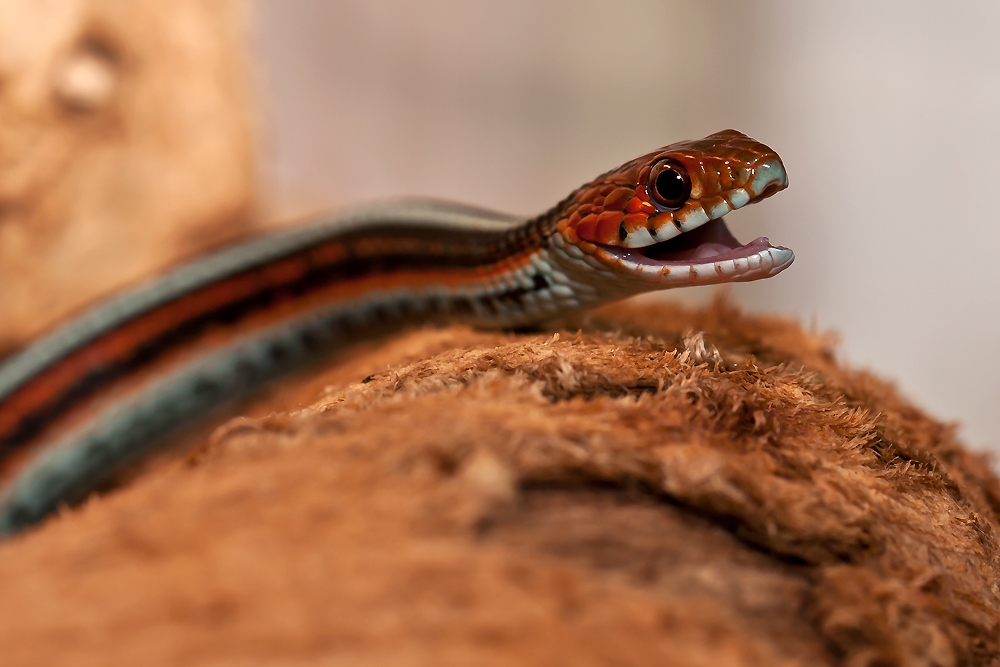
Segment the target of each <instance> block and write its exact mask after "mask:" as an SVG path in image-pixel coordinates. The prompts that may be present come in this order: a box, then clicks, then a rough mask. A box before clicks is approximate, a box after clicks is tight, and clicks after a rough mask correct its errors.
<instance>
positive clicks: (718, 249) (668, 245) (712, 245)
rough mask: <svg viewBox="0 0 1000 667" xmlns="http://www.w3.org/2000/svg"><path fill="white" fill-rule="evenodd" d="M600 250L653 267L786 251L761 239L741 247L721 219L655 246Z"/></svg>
mask: <svg viewBox="0 0 1000 667" xmlns="http://www.w3.org/2000/svg"><path fill="white" fill-rule="evenodd" d="M602 247H603V248H604V249H605V250H607V251H608V252H610V253H612V254H614V255H617V256H618V257H621V258H623V259H627V260H629V261H632V262H635V263H637V264H648V265H656V266H670V265H684V266H688V265H691V264H705V263H707V262H721V261H725V260H727V259H742V258H745V257H750V256H751V255H756V254H758V253H760V252H763V251H764V250H768V249H770V248H777V249H779V250H786V249H787V248H782V247H781V246H772V245H771V243H770V241H768V240H767V238H765V237H763V236H762V237H760V238H758V239H754V240H753V241H751V242H750V243H747V244H746V245H740V242H739V241H737V240H736V238H735V237H734V236H733V235H732V233H731V232H730V231H729V228H728V227H726V223H725V222H724V221H723V220H722V218H717V219H715V220H709V221H708V222H706V223H705V224H703V225H701V226H700V227H697V228H695V229H692V230H691V231H690V232H684V233H683V234H680V235H678V236H675V237H674V238H672V239H670V240H669V241H663V242H662V243H655V244H653V245H651V246H646V247H645V248H621V247H617V246H602Z"/></svg>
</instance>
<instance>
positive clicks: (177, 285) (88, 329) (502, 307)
mask: <svg viewBox="0 0 1000 667" xmlns="http://www.w3.org/2000/svg"><path fill="white" fill-rule="evenodd" d="M786 186H787V177H786V174H785V170H784V167H783V165H782V163H781V160H780V158H779V157H778V155H777V154H776V153H775V152H774V151H772V150H771V149H770V148H768V147H767V146H764V145H763V144H760V143H758V142H756V141H754V140H752V139H750V138H748V137H747V136H745V135H743V134H740V133H739V132H736V131H734V130H726V131H724V132H719V133H716V134H713V135H710V136H708V137H706V138H705V139H701V140H697V141H687V142H681V143H676V144H672V145H669V146H666V147H664V148H661V149H659V150H657V151H654V152H652V153H649V154H647V155H644V156H642V157H639V158H637V159H635V160H632V161H630V162H627V163H625V164H624V165H622V166H621V167H619V168H617V169H614V170H611V171H609V172H607V173H605V174H603V175H601V176H599V177H598V178H596V179H594V180H593V181H591V182H590V183H588V184H586V185H584V186H582V187H580V188H578V189H577V190H575V191H574V192H573V193H571V194H570V195H569V196H568V197H566V198H565V199H564V200H562V201H561V202H559V203H558V204H556V205H555V206H554V207H553V208H552V209H550V210H549V211H547V212H545V213H543V214H541V215H538V216H535V217H532V218H528V219H519V218H515V217H513V216H509V215H503V214H499V213H493V212H489V211H484V210H481V209H477V208H473V207H468V206H462V205H456V204H450V203H443V202H436V201H429V200H398V201H390V202H385V203H381V204H375V205H370V206H367V207H362V208H358V209H354V210H352V211H348V212H346V213H343V214H341V215H338V216H333V217H331V218H329V219H325V220H321V221H318V222H316V223H314V224H312V225H308V226H305V227H302V228H299V229H294V230H291V231H283V232H277V233H274V234H271V235H269V236H266V237H263V238H259V239H256V240H252V241H249V242H245V243H242V244H239V245H236V246H233V247H231V248H229V249H226V250H223V251H221V252H218V253H215V254H213V255H210V256H207V257H205V258H202V259H199V260H196V261H194V262H192V263H190V264H187V265H185V266H182V267H180V268H178V269H175V270H173V271H171V272H170V273H168V274H166V275H164V276H162V277H160V278H158V279H156V280H153V281H152V282H150V283H148V284H145V285H143V286H140V287H137V288H134V289H132V290H130V291H127V292H125V293H122V294H120V295H119V296H117V297H114V298H112V299H111V300H109V301H106V302H104V303H103V304H99V305H97V306H95V307H94V308H92V309H91V310H89V311H88V312H86V313H84V314H83V315H82V316H80V317H78V318H76V319H74V320H72V321H69V322H67V323H65V324H64V325H62V326H61V327H59V328H57V329H56V330H54V331H53V332H52V333H51V334H49V335H48V336H46V337H44V338H42V339H41V340H39V341H37V342H36V343H34V344H32V345H30V346H28V347H27V348H25V349H24V350H23V351H22V352H20V353H18V354H16V355H14V356H13V357H11V358H10V359H8V360H7V361H6V362H5V363H4V365H3V366H2V367H0V483H2V485H3V486H2V491H0V533H13V532H16V531H17V530H19V529H21V528H23V527H25V526H28V525H30V524H32V523H35V522H37V521H39V520H41V519H42V518H44V517H45V516H46V515H48V514H49V513H51V512H52V511H53V510H54V509H55V508H56V507H58V506H59V505H60V504H61V503H66V502H72V501H76V500H79V499H80V498H82V497H84V496H85V495H86V494H87V493H89V492H90V491H92V490H93V489H94V488H95V486H97V485H99V484H100V483H102V482H103V481H104V480H106V479H107V478H108V477H109V476H110V475H113V474H114V473H115V472H116V471H117V470H119V469H120V468H121V467H122V466H123V465H126V464H128V463H129V462H131V461H133V460H134V459H136V458H137V457H140V456H142V455H144V454H147V453H148V452H150V451H151V450H152V449H154V448H156V447H158V446H160V445H162V444H163V443H164V442H166V441H168V440H169V438H170V436H171V435H173V434H175V433H176V432H177V431H178V429H180V428H183V427H186V426H189V425H191V424H192V423H195V422H198V421H199V420H203V419H204V418H206V417H207V416H208V415H210V414H211V412H212V411H213V410H215V409H216V408H217V407H218V406H219V405H220V404H222V403H224V402H226V401H230V400H233V399H237V398H240V397H245V396H247V395H249V394H250V393H252V392H254V391H255V390H258V389H259V388H260V387H261V385H263V384H265V383H267V382H268V381H271V380H273V379H275V378H277V377H280V376H282V375H285V374H287V373H289V372H292V371H295V370H297V369H301V368H303V367H305V366H307V365H309V364H310V363H314V362H315V361H316V360H317V359H321V358H323V357H324V356H326V355H329V354H330V353H331V352H334V351H336V350H339V349H342V348H343V347H344V346H347V345H350V344H351V343H353V342H356V341H358V340H359V339H364V338H369V337H371V336H374V335H378V334H382V333H385V332H389V331H393V330H396V329H399V328H401V327H404V326H406V325H410V324H414V323H421V322H448V321H454V322H465V323H470V324H472V325H475V326H477V327H490V328H495V327H501V328H504V327H515V326H520V325H525V324H530V323H533V322H538V321H541V320H544V319H546V318H549V317H553V316H558V315H562V314H566V313H569V312H573V311H577V310H579V309H584V308H590V307H593V306H596V305H599V304H601V303H605V302H608V301H613V300H616V299H621V298H624V297H627V296H630V295H633V294H637V293H640V292H646V291H651V290H659V289H665V288H671V287H681V286H687V285H704V284H712V283H721V282H735V281H747V280H756V279H759V278H765V277H768V276H772V275H774V274H776V273H778V272H779V271H782V270H783V269H785V268H786V267H787V266H789V265H790V264H791V262H792V260H793V254H792V252H791V251H790V250H788V249H787V248H782V247H780V246H772V245H771V244H770V243H769V242H768V240H767V239H763V238H761V239H757V240H755V241H753V242H752V243H749V244H747V245H740V244H739V243H737V242H736V240H735V239H734V238H733V237H732V235H731V234H730V233H729V231H728V229H727V228H726V227H725V224H724V223H723V222H722V220H721V218H722V216H723V215H724V214H725V213H728V212H729V211H731V210H734V209H736V208H740V207H742V206H745V205H747V204H749V203H752V202H755V201H759V200H760V199H763V198H765V197H768V196H770V195H771V194H774V193H775V192H777V191H778V190H781V189H783V188H784V187H786Z"/></svg>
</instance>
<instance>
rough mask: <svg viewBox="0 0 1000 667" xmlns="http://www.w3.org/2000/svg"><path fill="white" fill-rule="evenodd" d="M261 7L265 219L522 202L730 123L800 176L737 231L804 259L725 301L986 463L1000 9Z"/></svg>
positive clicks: (993, 360)
mask: <svg viewBox="0 0 1000 667" xmlns="http://www.w3.org/2000/svg"><path fill="white" fill-rule="evenodd" d="M255 10H256V11H255V13H254V16H253V18H252V19H251V20H252V22H253V33H254V50H253V54H252V59H253V60H254V62H252V63H251V66H250V70H251V72H254V73H255V77H256V80H255V81H254V82H253V85H254V86H253V87H254V90H255V94H256V96H257V99H258V103H259V109H260V112H259V113H260V118H259V126H260V128H261V137H260V152H261V164H262V173H261V174H260V177H261V180H262V182H263V185H264V188H265V191H266V196H265V198H264V199H265V206H266V208H267V215H268V216H269V217H272V218H280V219H282V220H292V219H294V218H296V217H299V216H302V215H305V214H308V213H310V212H313V211H317V210H321V209H326V208H329V207H334V206H341V205H345V204H348V203H352V202H355V201H359V200H366V199H372V198H377V197H382V196H387V195H398V194H422V195H433V196H438V197H445V198H448V199H456V200H461V201H467V202H470V203H475V204H479V205H484V206H488V207H493V208H497V209H500V210H504V211H510V212H516V213H525V214H529V213H535V212H540V211H542V210H543V209H546V208H548V207H549V206H551V205H552V204H553V203H555V202H556V201H558V200H559V199H560V198H562V197H563V196H564V195H565V194H567V193H568V192H569V191H570V190H571V189H572V188H574V187H576V186H578V185H580V184H581V183H583V182H584V181H586V180H589V179H590V178H592V177H593V176H595V175H597V174H599V173H601V172H603V171H605V170H607V169H609V168H611V167H614V166H617V165H618V164H620V163H621V162H623V161H625V160H628V159H630V158H632V157H634V156H636V155H639V154H641V153H644V152H647V151H649V150H651V149H654V148H656V147H659V146H661V145H664V144H667V143H671V142H674V141H678V140H681V139H688V138H695V137H701V136H703V135H705V134H708V133H711V132H714V131H716V130H720V129H724V128H730V127H732V128H735V129H739V130H741V131H743V132H745V133H747V134H749V135H750V136H753V137H755V138H757V139H759V140H761V141H763V142H765V143H767V144H769V145H770V146H771V147H772V148H774V149H775V150H777V151H778V153H779V154H780V155H781V156H782V158H783V159H784V161H785V165H786V167H787V168H788V171H789V174H790V181H791V185H790V188H789V190H787V191H786V192H783V193H781V195H780V196H778V197H775V198H773V199H769V200H768V201H767V202H766V203H765V204H763V205H761V206H757V207H752V208H751V209H748V210H746V211H741V212H738V213H737V214H733V215H731V216H730V219H729V225H730V228H731V229H732V230H733V232H734V233H735V234H736V236H737V237H738V238H739V239H740V240H741V241H743V242H746V241H749V240H751V239H753V238H755V237H757V236H769V237H770V238H771V240H772V241H773V242H775V243H778V244H781V245H786V246H789V247H791V248H793V249H794V250H795V253H796V257H797V259H796V263H795V265H794V266H793V267H792V268H791V269H789V270H788V271H786V272H785V273H783V274H781V275H780V276H778V277H776V278H774V279H771V280H767V281H763V282H759V283H751V284H746V285H736V286H735V287H733V288H732V291H733V294H732V296H733V298H734V300H735V301H737V302H738V303H740V304H743V305H744V306H745V307H746V308H747V309H752V310H757V311H770V312H775V313H782V314H785V315H788V316H791V317H794V318H797V319H799V320H800V321H802V322H804V323H805V324H806V325H807V326H811V327H815V328H818V329H820V330H832V331H835V332H837V333H838V334H839V336H840V339H841V346H840V356H841V358H842V359H843V360H845V361H847V362H848V363H850V364H852V365H854V366H865V367H870V368H871V369H873V370H874V371H876V372H877V373H878V374H880V375H882V376H883V377H887V378H890V379H892V380H894V381H896V382H897V383H898V384H899V385H900V386H901V387H902V388H903V389H904V391H905V393H907V394H908V395H909V396H911V397H912V398H913V399H914V400H915V401H917V402H918V403H919V404H920V405H922V406H923V407H925V408H926V409H928V410H929V411H930V412H931V413H932V414H934V415H936V416H938V417H939V418H942V419H945V420H949V421H958V422H960V423H961V433H962V435H963V436H964V438H965V440H966V442H968V443H969V444H970V445H972V446H974V447H977V448H980V449H991V450H993V451H1000V437H997V435H996V434H997V432H998V429H1000V406H998V405H997V402H998V399H1000V389H998V386H997V379H998V378H1000V345H997V344H996V341H997V340H998V334H1000V312H998V307H997V305H998V296H997V290H998V289H1000V262H998V261H997V259H996V257H995V254H994V253H995V248H997V247H998V246H1000V212H998V211H997V201H996V199H997V197H996V193H997V190H998V188H997V186H996V185H995V180H996V178H997V173H998V167H997V165H996V160H997V158H998V156H1000V43H998V39H997V37H996V28H997V26H1000V3H996V2H994V1H992V0H978V1H975V0H969V1H967V2H962V3H947V4H946V3H937V2H913V1H912V0H909V1H904V0H895V1H892V0H885V1H883V2H878V3H871V2H864V1H861V0H854V1H843V2H837V3H820V2H800V1H796V0H770V1H768V2H754V3H749V2H744V1H742V0H728V1H716V2H683V1H667V0H630V1H620V2H615V3H607V2H596V1H590V0H573V1H572V2H570V1H569V0H548V1H545V2H540V1H538V0H530V1H529V0H507V1H506V2H503V3H471V2H460V1H459V0H423V1H422V2H420V3H415V2H405V1H403V0H366V1H365V2H363V3H361V2H357V3H349V2H328V1H326V0H256V6H255ZM711 290H712V288H700V289H698V290H678V291H675V292H673V293H667V295H666V297H665V298H673V299H684V300H689V301H699V300H706V299H708V298H709V297H710V296H711Z"/></svg>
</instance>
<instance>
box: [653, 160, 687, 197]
mask: <svg viewBox="0 0 1000 667" xmlns="http://www.w3.org/2000/svg"><path fill="white" fill-rule="evenodd" d="M656 194H658V195H660V199H662V200H663V201H665V202H667V203H671V204H674V203H677V204H679V203H680V202H681V201H683V200H684V197H685V196H686V195H685V192H684V178H683V177H682V176H681V175H680V174H678V173H677V170H676V169H674V168H673V167H665V168H664V169H663V171H661V172H660V173H659V174H657V175H656Z"/></svg>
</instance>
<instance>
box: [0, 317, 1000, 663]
mask: <svg viewBox="0 0 1000 667" xmlns="http://www.w3.org/2000/svg"><path fill="white" fill-rule="evenodd" d="M579 324H580V326H582V328H583V332H582V333H572V332H567V331H563V332H562V333H559V334H552V333H545V334H541V335H504V334H485V333H477V332H472V331H468V330H464V329H448V330H442V331H432V330H422V331H416V332H412V333H410V334H408V335H403V336H401V337H398V338H396V339H393V340H391V341H388V342H387V343H385V344H383V345H382V346H380V347H377V348H372V347H370V348H367V349H365V350H363V351H362V350H356V351H355V352H354V353H353V354H352V355H350V358H348V359H345V360H342V362H341V363H340V364H339V365H337V366H335V367H333V368H332V369H330V370H329V371H328V374H327V375H326V376H325V378H324V381H325V382H327V383H331V382H332V383H335V384H334V386H331V387H330V388H329V389H328V390H327V391H326V393H325V395H324V397H323V399H322V400H321V401H319V402H318V403H317V404H316V405H315V406H313V407H310V408H306V409H302V410H299V411H297V412H292V413H283V414H274V415H272V416H269V417H267V418H264V419H260V420H249V419H244V420H238V421H235V422H231V423H230V424H229V425H228V426H226V427H224V428H222V429H220V430H219V431H218V432H217V433H216V435H215V437H214V438H213V439H212V441H211V442H210V443H209V444H208V445H206V446H205V447H203V448H201V449H200V450H199V452H198V453H197V454H196V455H194V456H192V457H191V458H190V459H189V460H188V461H186V462H184V463H182V464H180V463H179V464H174V465H169V466H166V467H165V468H162V469H159V470H156V471H153V472H152V473H150V474H148V475H146V476H144V477H142V478H140V479H138V480H136V481H135V482H134V483H133V484H132V485H131V486H130V487H128V488H126V489H122V490H119V491H118V492H115V493H113V494H110V495H109V496H107V497H104V498H100V499H95V500H92V501H91V502H89V503H88V504H87V505H85V506H84V507H82V508H80V509H78V510H72V511H67V512H65V513H64V514H63V516H61V517H59V518H58V519H56V520H54V521H51V522H49V523H48V524H46V525H44V526H42V527H41V528H40V529H38V530H36V531H35V532H33V533H30V534H28V535H25V536H23V537H21V538H18V539H16V540H13V541H11V542H8V543H6V544H3V545H2V546H0V589H2V591H3V592H2V595H0V646H2V647H3V648H2V652H3V659H2V662H3V664H5V665H20V664H46V665H57V664H74V665H91V664H93V665H107V664H142V665H158V664H180V663H182V664H187V665H200V664H212V665H226V664H232V665H236V664H240V665H243V664H309V665H317V664H350V665H362V664H363V665H404V664H406V665H413V664H435V665H440V664H447V665H473V664H474V665H526V664H537V665H550V664H573V665H598V664H621V665H625V664H644V665H647V664H667V665H706V666H707V665H768V666H773V665H823V664H829V665H834V664H845V665H994V664H998V662H1000V661H998V657H997V656H998V620H1000V604H998V590H1000V589H998V583H1000V582H998V576H997V553H998V551H997V545H996V541H995V539H994V527H995V526H996V525H997V520H998V514H997V512H998V508H1000V495H998V487H997V482H996V480H995V478H994V477H993V476H992V475H991V474H990V472H989V471H988V469H987V466H986V464H985V463H984V462H983V461H982V460H981V459H980V458H978V457H976V456H973V455H970V454H969V453H968V452H966V451H964V450H963V449H962V448H961V447H960V446H959V445H958V444H957V443H956V441H955V440H954V437H953V435H952V432H951V430H950V429H948V428H946V427H944V426H942V425H940V424H939V423H937V422H935V421H933V420H931V419H929V418H928V417H927V416H925V415H924V414H922V413H921V412H920V411H919V410H917V409H915V408H914V407H912V406H911V405H910V404H908V403H907V402H905V401H904V400H903V399H901V398H900V397H899V396H898V394H897V393H896V392H895V390H894V389H893V388H892V387H890V386H889V385H887V384H886V383H884V382H881V381H879V380H877V379H875V378H873V377H871V376H870V375H867V374H865V373H861V372H856V371H849V370H845V369H843V368H840V367H839V366H837V365H836V363H835V362H834V360H833V358H832V356H831V354H830V352H829V349H828V348H829V343H828V341H827V340H825V339H823V338H821V337H818V336H815V335H810V334H808V333H805V332H803V331H802V330H801V329H799V328H798V327H797V326H795V325H793V324H790V323H788V322H786V321H783V320H778V319H768V318H761V317H750V316H746V315H741V314H740V313H739V312H737V311H736V310H735V309H733V308H732V307H730V306H728V305H726V304H725V303H724V302H719V303H716V304H715V305H713V306H712V307H711V308H709V309H707V310H705V311H699V312H689V311H685V310H682V309H680V308H679V307H674V306H663V305H657V306H646V307H643V306H620V307H617V308H615V309H607V310H604V311H603V312H601V313H599V314H598V315H595V316H593V317H592V318H591V319H590V320H589V321H586V322H582V323H579ZM575 326H576V324H574V325H573V327H574V328H572V329H570V331H575ZM686 331H695V332H704V333H694V334H685V332H686ZM387 363H389V364H391V367H389V368H388V369H386V364H387ZM369 374H372V375H369Z"/></svg>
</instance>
